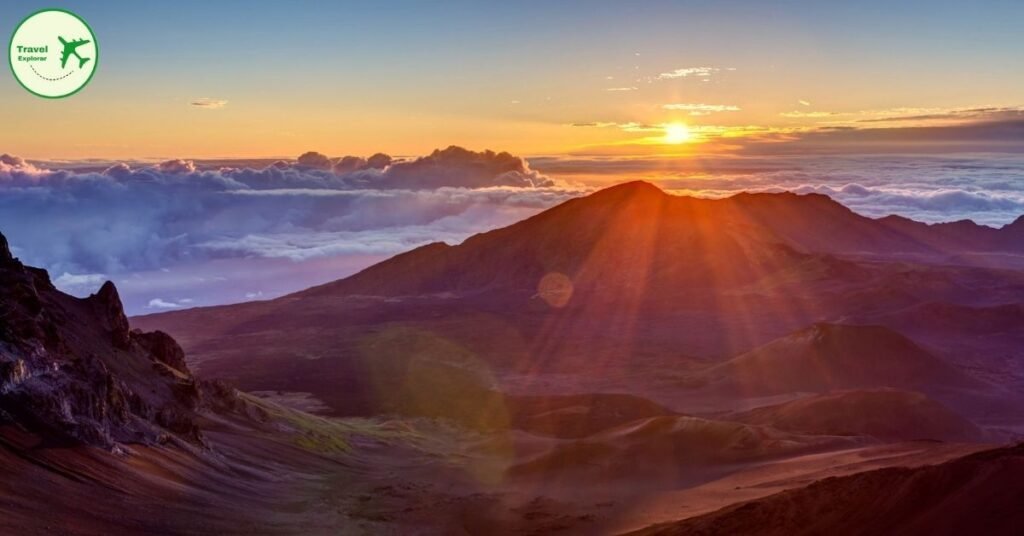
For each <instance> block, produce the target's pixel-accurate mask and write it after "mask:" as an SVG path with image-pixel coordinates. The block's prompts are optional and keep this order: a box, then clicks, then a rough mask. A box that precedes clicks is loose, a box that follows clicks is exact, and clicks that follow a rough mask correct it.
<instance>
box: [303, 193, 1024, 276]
mask: <svg viewBox="0 0 1024 536" xmlns="http://www.w3.org/2000/svg"><path fill="white" fill-rule="evenodd" d="M992 252H1014V253H1024V216H1022V217H1021V218H1018V219H1017V221H1015V222H1014V223H1012V224H1009V225H1006V226H1004V227H1002V228H1000V229H995V228H992V227H986V226H982V225H977V224H975V223H973V222H970V221H960V222H954V223H948V224H931V225H929V224H925V223H920V222H916V221H913V220H909V219H906V218H902V217H899V216H889V217H885V218H880V219H872V218H868V217H865V216H861V215H858V214H856V213H854V212H853V211H852V210H850V209H849V208H847V207H845V206H843V205H842V204H840V203H838V202H836V201H834V200H832V199H831V198H829V197H827V196H825V195H821V194H804V195H798V194H794V193H789V192H785V193H756V194H755V193H740V194H737V195H734V196H732V197H727V198H723V199H702V198H694V197H684V196H675V195H670V194H667V193H665V192H663V191H661V190H660V189H659V188H657V187H656V186H654V185H652V184H650V183H647V182H643V181H636V182H630V183H625V184H620V185H617V186H612V187H610V188H607V189H604V190H601V191H598V192H596V193H594V194H591V195H589V196H586V197H582V198H577V199H573V200H570V201H567V202H565V203H563V204H561V205H558V206H556V207H554V208H552V209H549V210H547V211H545V212H542V213H540V214H538V215H536V216H534V217H532V218H528V219H526V220H523V221H521V222H519V223H516V224H513V225H510V226H508V227H505V228H501V229H496V230H493V231H489V232H485V233H481V234H478V235H474V236H472V237H470V238H469V239H467V240H466V241H465V242H463V243H462V244H459V245H455V246H451V245H447V244H444V243H433V244H429V245H426V246H422V247H420V248H417V249H414V250H411V251H409V252H406V253H403V254H400V255H396V256H395V257H392V258H391V259H388V260H386V261H383V262H381V263H379V264H376V265H374V266H371V267H369V268H367V269H365V270H363V271H361V272H359V273H357V274H355V275H353V276H351V277H348V278H345V279H342V280H339V281H334V282H331V283H327V284H325V285H321V286H318V287H314V288H312V289H309V290H306V291H303V292H300V293H297V295H300V296H310V295H324V294H332V293H335V294H380V295H400V294H415V293H420V292H445V291H475V290H484V289H499V288H504V289H508V288H517V287H522V286H523V284H524V283H526V282H529V283H530V284H534V283H535V282H536V281H537V280H538V279H539V278H540V277H542V276H543V275H544V274H546V273H551V272H558V273H563V274H565V275H567V276H569V277H570V278H571V279H573V282H574V284H576V285H577V286H579V285H581V284H582V285H584V286H585V285H587V284H588V283H593V284H598V283H599V284H601V285H607V284H609V283H614V282H616V281H619V280H627V279H628V278H636V277H638V276H646V277H648V278H654V279H657V278H664V279H665V280H679V279H689V280H701V279H704V280H712V279H713V280H714V282H715V283H716V284H719V285H722V284H741V283H743V282H749V281H750V280H752V279H755V278H756V276H759V275H763V274H765V273H767V272H769V271H771V270H773V269H775V268H778V267H781V266H782V265H784V264H786V263H789V262H797V261H799V260H801V259H802V258H805V256H807V255H820V254H826V255H870V256H875V257H882V258H897V257H901V256H907V255H913V256H916V257H917V258H923V259H932V260H934V261H937V262H941V261H943V260H945V259H947V258H949V257H951V256H954V255H958V254H964V253H992ZM682 259H685V260H686V263H687V265H686V270H681V271H679V270H677V271H675V272H673V271H672V269H671V268H670V265H672V264H674V263H676V262H678V261H680V260H682ZM626 261H642V262H633V263H630V262H626ZM633 266H637V267H639V269H642V270H645V273H643V274H641V273H638V272H636V271H635V270H632V271H631V267H633Z"/></svg>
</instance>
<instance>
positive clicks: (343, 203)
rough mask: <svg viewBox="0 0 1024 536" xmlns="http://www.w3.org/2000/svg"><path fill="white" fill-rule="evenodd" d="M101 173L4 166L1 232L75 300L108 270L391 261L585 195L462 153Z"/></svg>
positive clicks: (500, 161)
mask: <svg viewBox="0 0 1024 536" xmlns="http://www.w3.org/2000/svg"><path fill="white" fill-rule="evenodd" d="M102 165H106V164H102ZM95 167H100V166H95ZM100 169H101V170H100V171H81V172H79V171H74V170H71V169H46V168H41V167H37V166H35V165H33V164H31V163H29V162H26V161H25V160H23V159H21V158H18V157H14V156H10V155H4V156H2V157H0V230H2V231H3V232H4V233H5V234H7V235H8V237H9V238H10V240H11V243H12V245H13V246H14V247H15V249H16V251H17V254H18V255H20V256H22V257H23V260H25V261H26V262H28V263H30V264H34V265H38V266H42V267H45V268H47V269H48V270H50V271H51V272H52V273H54V274H62V275H60V276H59V277H57V280H58V282H59V284H60V285H62V287H63V288H67V289H72V290H75V291H76V292H77V291H79V290H88V287H89V286H91V285H94V284H95V283H97V282H100V281H99V279H100V278H101V277H103V276H102V275H101V274H106V275H107V276H108V277H111V278H117V277H123V276H124V274H133V273H139V272H154V271H159V270H166V269H168V268H175V267H178V266H183V265H191V264H194V263H206V262H212V261H215V260H217V259H226V258H237V257H245V256H265V257H273V258H289V259H303V258H314V257H320V256H325V255H328V256H329V255H335V254H338V255H342V254H346V252H352V253H373V254H379V255H385V254H393V253H398V252H400V251H401V250H403V249H405V248H406V247H408V246H409V245H418V244H420V243H422V242H423V241H425V240H428V238H429V237H430V236H432V235H434V236H435V239H436V237H444V238H449V239H451V240H461V239H463V238H465V237H466V236H469V235H470V234H473V233H476V232H479V231H482V230H486V229H489V228H491V226H494V225H503V224H506V223H512V222H513V221H516V220H517V219H520V218H522V217H527V216H529V215H532V214H533V213H535V212H537V211H539V210H542V209H543V208H546V207H548V206H551V205H553V204H555V203H558V202H560V201H562V200H564V199H566V198H568V197H569V196H571V195H573V192H578V190H574V189H572V188H568V187H566V186H565V185H560V184H556V183H555V181H554V180H552V179H550V178H549V177H547V176H545V175H544V174H542V173H540V172H538V171H536V170H533V169H531V168H530V167H529V165H528V164H527V162H526V161H525V160H523V159H521V158H519V157H516V156H513V155H510V154H508V153H503V152H502V153H495V152H492V151H481V152H475V151H470V150H466V149H462V148H459V147H449V148H447V149H444V150H439V151H435V152H433V153H431V154H430V155H428V156H425V157H421V158H413V159H406V160H395V159H393V158H392V157H390V156H388V155H386V154H382V153H381V154H376V155H373V156H370V157H369V158H362V157H347V158H338V159H334V158H329V157H327V156H325V155H322V154H319V153H306V154H304V155H302V156H301V157H300V158H299V159H298V160H296V161H295V162H294V163H289V162H274V163H271V164H270V165H265V166H264V167H233V166H231V163H230V162H217V163H214V164H208V163H203V162H199V163H197V162H195V161H191V160H183V159H175V160H168V161H165V162H160V163H157V164H138V163H135V164H132V165H129V164H127V163H117V164H113V165H109V166H107V167H105V168H100ZM435 233H436V234H435ZM388 235H391V236H392V238H390V239H389V238H388ZM332 241H333V243H332ZM360 241H365V244H363V245H360V244H359V242H360ZM93 290H94V289H93ZM151 296H152V295H150V297H151ZM148 298H149V297H147V299H148ZM164 299H165V301H166V300H167V298H166V294H165V295H164ZM143 303H146V302H143ZM168 303H170V301H168ZM178 303H180V302H178Z"/></svg>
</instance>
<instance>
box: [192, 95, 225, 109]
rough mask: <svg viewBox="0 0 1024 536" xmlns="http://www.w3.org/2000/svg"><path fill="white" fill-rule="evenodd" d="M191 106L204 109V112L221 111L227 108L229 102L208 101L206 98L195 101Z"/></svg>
mask: <svg viewBox="0 0 1024 536" xmlns="http://www.w3.org/2000/svg"><path fill="white" fill-rule="evenodd" d="M189 105H191V106H195V107H196V108H202V109H204V110H219V109H221V108H223V107H225V106H227V105H228V101H226V100H223V99H208V98H205V97H204V98H201V99H195V100H193V101H192V102H190V103H189Z"/></svg>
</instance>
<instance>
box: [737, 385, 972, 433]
mask: <svg viewBox="0 0 1024 536" xmlns="http://www.w3.org/2000/svg"><path fill="white" fill-rule="evenodd" d="M728 418H729V419H730V420H737V421H740V422H745V423H749V424H761V425H771V426H774V427H776V428H778V429H780V430H787V431H790V432H797V433H804V434H825V435H866V436H871V437H875V438H878V439H881V440H886V441H911V440H918V439H935V440H940V441H977V440H979V439H981V436H982V433H981V431H980V430H979V429H978V427H977V426H975V425H973V424H971V422H970V421H968V420H967V419H965V418H963V417H961V416H960V415H957V414H956V413H954V412H953V411H952V410H950V409H949V408H947V407H946V406H944V405H942V404H940V403H938V402H936V401H934V400H931V399H930V398H928V397H927V396H925V395H924V394H921V393H915V392H908V391H897V390H894V389H869V390H860V391H840V392H836V393H828V394H824V395H816V396H810V397H806V398H801V399H797V400H793V401H791V402H786V403H783V404H778V405H774V406H766V407H760V408H757V409H753V410H750V411H746V412H743V413H738V414H734V415H730V416H729V417H728Z"/></svg>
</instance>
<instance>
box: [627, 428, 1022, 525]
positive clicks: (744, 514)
mask: <svg viewBox="0 0 1024 536" xmlns="http://www.w3.org/2000/svg"><path fill="white" fill-rule="evenodd" d="M1021 497H1024V446H1020V445H1018V446H1016V447H1010V448H1003V449H997V450H990V451H985V452H981V453H977V454H972V455H970V456H966V457H964V458H960V459H957V460H953V461H949V462H946V463H942V464H939V465H934V466H926V467H918V468H913V469H906V468H888V469H879V470H875V471H869V472H866V473H860V474H857V475H852V476H846V477H837V478H827V479H825V480H822V481H819V482H816V483H814V484H811V485H810V486H807V487H805V488H800V489H796V490H791V491H785V492H782V493H779V494H776V495H772V496H770V497H767V498H764V499H760V500H755V501H751V502H747V503H743V504H739V505H735V506H729V507H726V508H723V509H721V510H718V511H716V512H714V513H711V514H707V515H703V516H699V517H696V518H692V519H687V520H684V521H679V522H676V523H668V524H664V525H656V526H654V527H650V528H648V529H645V530H641V531H638V532H636V533H635V534H643V535H666V536H667V535H690V534H700V535H703V536H713V535H719V534H721V535H726V534H729V535H731V534H750V535H764V536H768V535H779V536H782V535H786V536H790V535H811V534H833V535H846V534H850V535H853V534H930V535H961V534H990V535H1011V534H1021V533H1022V532H1024V509H1022V508H1021V507H1020V502H1021Z"/></svg>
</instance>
